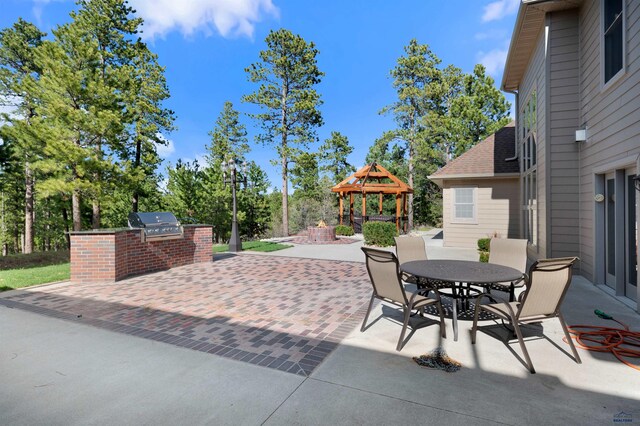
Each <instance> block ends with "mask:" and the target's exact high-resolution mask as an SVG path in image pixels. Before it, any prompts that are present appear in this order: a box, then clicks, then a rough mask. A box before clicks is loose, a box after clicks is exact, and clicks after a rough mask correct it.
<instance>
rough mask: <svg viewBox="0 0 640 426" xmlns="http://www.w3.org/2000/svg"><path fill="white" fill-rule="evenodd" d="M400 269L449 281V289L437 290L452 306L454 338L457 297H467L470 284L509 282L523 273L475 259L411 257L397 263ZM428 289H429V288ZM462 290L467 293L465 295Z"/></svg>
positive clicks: (454, 337) (420, 275)
mask: <svg viewBox="0 0 640 426" xmlns="http://www.w3.org/2000/svg"><path fill="white" fill-rule="evenodd" d="M400 270H401V271H402V272H405V273H407V274H409V275H413V276H415V277H417V278H422V279H426V280H427V281H428V280H437V281H445V282H448V283H451V293H448V292H442V291H441V290H439V289H433V290H436V291H438V292H439V293H440V294H441V295H443V296H447V297H450V298H452V299H454V300H452V306H453V315H452V317H453V318H452V322H453V340H454V341H458V312H457V300H458V299H462V300H464V299H466V298H467V297H468V294H469V291H470V290H473V289H471V287H470V285H472V284H473V285H477V286H482V287H484V286H488V285H490V284H492V283H499V282H512V281H518V280H520V279H521V278H522V277H523V276H524V274H523V273H522V272H520V271H518V270H517V269H514V268H510V267H508V266H502V265H496V264H493V263H483V262H474V261H470V260H445V259H443V260H414V261H411V262H405V263H403V264H401V265H400ZM429 290H431V289H429ZM465 290H466V291H467V295H465Z"/></svg>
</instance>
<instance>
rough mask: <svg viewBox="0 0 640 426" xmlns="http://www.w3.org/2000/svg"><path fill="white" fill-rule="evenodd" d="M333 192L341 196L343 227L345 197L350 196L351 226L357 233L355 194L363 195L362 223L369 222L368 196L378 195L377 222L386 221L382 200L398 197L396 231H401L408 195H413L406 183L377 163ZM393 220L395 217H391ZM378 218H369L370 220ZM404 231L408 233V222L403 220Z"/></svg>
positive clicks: (364, 169)
mask: <svg viewBox="0 0 640 426" xmlns="http://www.w3.org/2000/svg"><path fill="white" fill-rule="evenodd" d="M331 191H333V192H337V193H338V194H340V224H341V225H343V224H344V223H343V218H344V197H345V196H347V195H349V224H350V225H351V227H352V228H354V231H355V227H354V224H355V220H354V213H353V198H354V195H355V194H362V222H364V221H365V220H367V194H378V212H377V213H378V214H379V217H378V218H377V220H385V219H386V218H385V217H384V216H382V198H383V196H384V195H395V197H396V215H395V223H396V229H397V230H398V231H399V230H400V219H401V218H406V217H407V194H412V193H413V188H411V187H410V186H409V185H407V184H406V183H404V182H402V181H401V180H400V179H398V178H397V177H395V176H394V175H392V174H391V173H389V171H388V170H387V169H385V168H384V167H382V166H380V165H379V164H376V163H371V164H369V165H366V166H364V167H363V168H361V169H360V170H358V171H357V172H355V173H354V174H352V175H351V176H349V177H348V178H346V179H345V180H343V181H342V182H340V183H339V184H337V185H336V186H334V187H333V188H331ZM389 218H390V219H393V217H391V216H390V217H389ZM371 219H373V220H376V218H373V217H369V220H371ZM403 222H404V223H403V229H404V231H405V232H406V231H407V221H406V219H405V220H403Z"/></svg>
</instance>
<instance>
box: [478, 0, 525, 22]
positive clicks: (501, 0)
mask: <svg viewBox="0 0 640 426" xmlns="http://www.w3.org/2000/svg"><path fill="white" fill-rule="evenodd" d="M519 5H520V0H496V1H493V2H491V3H489V4H488V5H486V6H485V7H484V13H483V14H482V22H490V21H497V20H499V19H502V18H504V17H505V16H507V15H511V14H512V13H516V12H517V10H518V6H519Z"/></svg>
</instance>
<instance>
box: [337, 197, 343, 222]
mask: <svg viewBox="0 0 640 426" xmlns="http://www.w3.org/2000/svg"><path fill="white" fill-rule="evenodd" d="M338 196H339V197H340V198H339V200H340V210H339V212H340V225H342V215H343V214H344V201H343V199H344V193H342V192H341V193H339V194H338Z"/></svg>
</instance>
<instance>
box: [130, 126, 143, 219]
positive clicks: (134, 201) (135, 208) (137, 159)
mask: <svg viewBox="0 0 640 426" xmlns="http://www.w3.org/2000/svg"><path fill="white" fill-rule="evenodd" d="M141 156H142V144H141V143H140V139H137V140H136V156H135V161H134V163H133V169H134V170H138V167H140V157H141ZM139 203H140V193H139V192H138V186H137V182H136V187H135V188H134V189H133V197H131V211H132V212H137V211H138V205H139Z"/></svg>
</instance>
